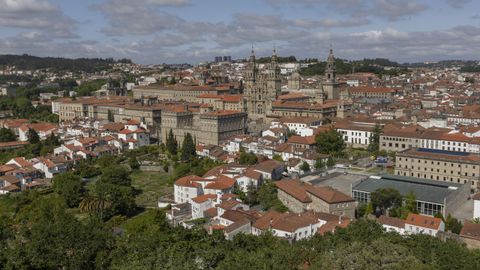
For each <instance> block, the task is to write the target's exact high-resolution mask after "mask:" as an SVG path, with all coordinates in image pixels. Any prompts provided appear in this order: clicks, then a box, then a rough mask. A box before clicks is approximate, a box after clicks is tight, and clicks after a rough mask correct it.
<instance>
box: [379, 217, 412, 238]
mask: <svg viewBox="0 0 480 270" xmlns="http://www.w3.org/2000/svg"><path fill="white" fill-rule="evenodd" d="M377 222H378V223H380V224H382V227H383V228H384V229H385V231H387V232H396V233H398V234H400V235H404V234H405V220H403V219H400V218H395V217H387V216H380V217H379V218H378V220H377Z"/></svg>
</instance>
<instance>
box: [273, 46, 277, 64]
mask: <svg viewBox="0 0 480 270" xmlns="http://www.w3.org/2000/svg"><path fill="white" fill-rule="evenodd" d="M277 62H278V57H277V48H276V47H275V45H273V52H272V63H274V64H277Z"/></svg>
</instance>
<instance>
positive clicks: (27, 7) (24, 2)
mask: <svg viewBox="0 0 480 270" xmlns="http://www.w3.org/2000/svg"><path fill="white" fill-rule="evenodd" d="M0 27H10V28H23V29H37V30H42V31H45V32H46V33H48V34H49V35H51V36H54V37H73V36H74V34H73V31H74V29H75V21H74V20H73V19H71V18H69V17H67V16H66V15H65V14H63V12H62V11H61V10H60V9H59V8H58V7H57V6H55V5H53V4H52V3H50V2H49V1H47V0H0Z"/></svg>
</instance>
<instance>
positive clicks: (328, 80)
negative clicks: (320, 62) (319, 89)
mask: <svg viewBox="0 0 480 270" xmlns="http://www.w3.org/2000/svg"><path fill="white" fill-rule="evenodd" d="M336 76H337V70H336V67H335V56H334V55H333V50H332V49H331V48H330V53H329V54H328V58H327V66H326V67H325V82H324V83H323V90H324V92H325V94H326V95H327V99H339V93H338V83H337V80H336Z"/></svg>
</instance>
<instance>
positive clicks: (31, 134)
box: [27, 128, 40, 144]
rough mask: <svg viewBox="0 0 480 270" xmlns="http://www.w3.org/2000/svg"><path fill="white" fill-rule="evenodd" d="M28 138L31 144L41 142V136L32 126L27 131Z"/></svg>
mask: <svg viewBox="0 0 480 270" xmlns="http://www.w3.org/2000/svg"><path fill="white" fill-rule="evenodd" d="M27 138H28V142H29V143H31V144H36V143H39V142H40V137H39V136H38V133H37V132H36V131H35V130H34V129H31V128H29V129H28V131H27Z"/></svg>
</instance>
